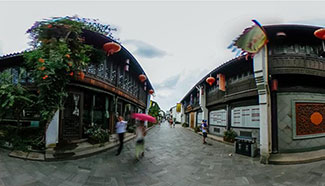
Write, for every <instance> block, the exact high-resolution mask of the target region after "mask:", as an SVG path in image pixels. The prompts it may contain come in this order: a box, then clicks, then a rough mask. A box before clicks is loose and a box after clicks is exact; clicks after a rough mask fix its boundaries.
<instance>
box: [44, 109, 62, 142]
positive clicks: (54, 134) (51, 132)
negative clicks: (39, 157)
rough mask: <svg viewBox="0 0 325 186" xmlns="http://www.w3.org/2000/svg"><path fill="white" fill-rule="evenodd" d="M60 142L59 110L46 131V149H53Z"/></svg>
mask: <svg viewBox="0 0 325 186" xmlns="http://www.w3.org/2000/svg"><path fill="white" fill-rule="evenodd" d="M58 142H59V110H58V111H56V113H55V115H54V117H53V119H52V121H51V123H50V125H49V126H48V128H47V130H46V147H53V146H56V144H57V143H58Z"/></svg>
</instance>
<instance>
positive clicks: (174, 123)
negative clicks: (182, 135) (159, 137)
mask: <svg viewBox="0 0 325 186" xmlns="http://www.w3.org/2000/svg"><path fill="white" fill-rule="evenodd" d="M175 125H176V121H175V119H174V122H173V127H174V128H175Z"/></svg>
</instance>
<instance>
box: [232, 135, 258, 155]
mask: <svg viewBox="0 0 325 186" xmlns="http://www.w3.org/2000/svg"><path fill="white" fill-rule="evenodd" d="M235 152H236V153H237V154H242V155H246V156H250V157H255V156H256V155H257V145H256V138H252V137H247V136H238V137H236V138H235Z"/></svg>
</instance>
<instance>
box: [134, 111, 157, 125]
mask: <svg viewBox="0 0 325 186" xmlns="http://www.w3.org/2000/svg"><path fill="white" fill-rule="evenodd" d="M132 118H134V119H136V120H141V121H149V122H151V123H155V122H156V118H154V117H152V116H150V115H148V114H142V113H134V114H132Z"/></svg>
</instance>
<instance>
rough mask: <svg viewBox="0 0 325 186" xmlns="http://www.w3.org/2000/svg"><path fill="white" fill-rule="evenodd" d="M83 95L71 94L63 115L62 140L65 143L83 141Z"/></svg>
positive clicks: (78, 93) (79, 93)
mask: <svg viewBox="0 0 325 186" xmlns="http://www.w3.org/2000/svg"><path fill="white" fill-rule="evenodd" d="M82 107H83V93H82V92H69V95H68V98H67V100H66V102H65V105H64V110H63V111H62V113H61V116H62V117H61V127H60V128H61V130H60V138H61V139H62V140H64V141H71V140H77V139H81V137H82V115H83V108H82Z"/></svg>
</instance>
